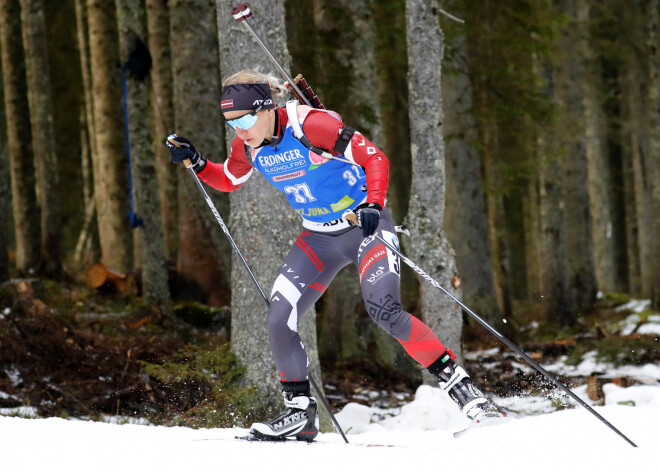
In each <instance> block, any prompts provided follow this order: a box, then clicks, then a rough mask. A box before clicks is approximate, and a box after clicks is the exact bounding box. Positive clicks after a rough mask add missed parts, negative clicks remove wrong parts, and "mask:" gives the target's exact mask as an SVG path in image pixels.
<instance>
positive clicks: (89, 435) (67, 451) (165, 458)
mask: <svg viewBox="0 0 660 471" xmlns="http://www.w3.org/2000/svg"><path fill="white" fill-rule="evenodd" d="M576 392H577V393H579V394H580V395H581V396H582V395H583V391H579V390H577V391H576ZM605 394H606V404H605V406H601V407H595V410H597V411H598V413H599V414H601V415H602V416H603V417H605V419H606V420H608V421H609V422H610V423H611V424H612V425H613V426H615V427H617V428H618V429H619V430H620V431H621V432H622V433H624V434H625V435H626V436H628V438H630V439H631V440H632V441H633V442H635V443H636V444H637V445H638V448H633V447H632V446H631V445H629V444H628V443H627V442H625V441H624V440H623V439H622V438H621V437H619V436H618V435H617V434H616V433H614V432H613V431H612V430H610V429H609V428H608V427H607V426H605V425H604V424H603V423H602V422H600V421H599V420H597V419H596V418H595V417H594V416H593V415H591V414H590V413H589V412H587V411H586V410H584V409H582V408H577V409H568V410H563V411H559V412H552V413H545V414H541V415H524V416H522V415H521V416H518V417H517V418H514V419H513V420H511V421H510V422H508V423H506V424H504V425H500V426H495V427H487V428H486V427H485V428H482V429H477V430H474V431H473V432H470V433H469V434H467V435H465V436H463V437H461V438H459V439H454V438H453V436H452V432H453V431H455V430H458V429H461V428H463V426H464V425H465V424H466V420H465V419H464V418H463V417H462V416H461V414H459V413H458V412H457V411H456V410H455V407H454V406H453V403H451V402H449V401H450V400H449V399H448V398H447V397H446V396H445V395H444V394H443V393H441V392H440V390H439V389H437V388H430V387H428V386H421V387H420V388H419V389H418V391H417V393H416V396H415V399H414V400H413V401H412V402H410V403H408V404H406V405H405V406H403V407H402V408H401V409H400V411H398V415H396V416H394V417H388V418H386V419H384V420H381V421H379V422H375V423H374V422H373V419H374V417H376V416H378V412H379V411H374V410H372V409H370V408H368V407H366V406H360V405H358V404H348V405H347V406H346V407H345V408H344V410H343V411H341V412H340V413H339V414H338V418H339V420H340V423H342V426H343V428H344V430H348V435H347V436H348V439H349V441H350V444H348V445H347V444H345V443H344V442H343V440H342V439H341V437H340V436H339V435H338V434H334V433H327V434H321V435H319V437H318V441H317V442H316V443H313V444H310V445H308V444H306V443H297V442H291V443H256V442H251V443H248V442H244V441H239V440H236V439H234V437H235V436H236V435H242V434H245V433H246V430H243V429H213V430H193V429H189V428H183V427H171V428H167V427H154V426H149V425H136V424H128V425H118V424H111V423H101V422H87V421H79V420H63V419H54V418H53V419H26V418H16V417H2V416H0V470H3V471H5V470H6V471H14V470H21V471H23V470H39V471H56V470H67V471H72V470H112V471H116V470H123V471H126V470H159V471H161V470H162V471H167V470H176V471H180V470H196V469H214V470H234V469H241V470H253V469H290V468H293V469H302V468H304V469H311V470H319V471H320V470H337V471H340V470H342V471H345V470H354V469H355V470H365V469H411V470H412V469H415V468H414V467H415V466H423V467H424V468H423V469H441V470H460V469H488V470H489V471H495V470H523V469H524V470H527V469H534V470H550V469H555V470H556V469H564V470H574V469H582V470H587V469H592V470H599V471H605V470H620V469H635V470H637V471H641V470H656V469H658V453H657V449H658V444H660V386H658V385H653V386H651V385H640V386H633V387H630V388H625V389H624V388H619V387H617V386H615V385H613V384H609V385H606V386H605ZM508 400H509V401H511V399H508ZM622 404H626V405H622ZM633 404H634V405H633ZM380 412H382V411H380ZM362 444H378V445H394V446H391V447H385V446H378V447H376V446H370V447H367V446H363V445H362ZM383 467H384V468H383Z"/></svg>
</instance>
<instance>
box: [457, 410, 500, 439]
mask: <svg viewBox="0 0 660 471" xmlns="http://www.w3.org/2000/svg"><path fill="white" fill-rule="evenodd" d="M509 420H511V418H510V417H507V416H506V415H504V416H497V417H488V416H487V417H482V418H480V419H475V420H473V421H472V422H470V424H469V425H468V426H467V427H465V428H464V429H463V430H459V431H458V432H454V438H459V437H462V436H463V435H465V434H466V433H468V432H471V431H472V430H475V429H477V428H482V427H489V426H491V425H501V424H503V423H506V422H508V421H509Z"/></svg>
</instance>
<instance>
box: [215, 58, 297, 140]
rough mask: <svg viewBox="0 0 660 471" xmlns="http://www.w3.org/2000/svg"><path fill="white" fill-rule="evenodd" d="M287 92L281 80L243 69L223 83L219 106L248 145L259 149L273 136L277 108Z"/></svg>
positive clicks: (229, 122)
mask: <svg viewBox="0 0 660 471" xmlns="http://www.w3.org/2000/svg"><path fill="white" fill-rule="evenodd" d="M287 94H288V91H287V89H286V87H284V86H283V85H282V84H281V83H280V82H279V80H278V79H277V78H276V77H274V76H272V75H268V74H262V73H261V72H259V71H257V70H243V71H241V72H238V73H235V74H233V75H231V76H229V77H227V78H226V79H225V80H224V81H223V83H222V99H221V102H220V107H221V111H222V114H223V116H224V118H225V121H226V122H227V124H229V126H231V127H232V128H233V129H234V130H235V131H236V134H237V135H238V137H240V138H241V139H243V140H244V141H245V143H246V144H248V145H250V146H252V147H256V146H257V145H259V144H261V142H262V141H263V140H264V139H268V140H270V138H271V136H272V135H273V131H274V126H275V124H274V123H275V120H274V108H275V106H276V102H277V101H281V100H282V99H284V98H285V97H286V95H287Z"/></svg>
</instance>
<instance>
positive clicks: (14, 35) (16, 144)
mask: <svg viewBox="0 0 660 471" xmlns="http://www.w3.org/2000/svg"><path fill="white" fill-rule="evenodd" d="M0 42H1V47H2V74H3V88H4V105H5V112H6V123H7V149H8V154H9V167H10V176H11V195H12V213H13V217H14V236H15V244H16V270H17V271H18V274H19V275H27V274H28V273H29V272H30V271H31V270H36V269H37V268H38V264H39V245H40V243H39V212H38V207H37V199H36V195H35V175H34V162H33V154H32V135H31V130H30V111H29V105H28V96H27V82H26V77H25V56H24V49H23V42H22V35H21V10H20V4H19V2H18V0H6V1H3V2H1V3H0Z"/></svg>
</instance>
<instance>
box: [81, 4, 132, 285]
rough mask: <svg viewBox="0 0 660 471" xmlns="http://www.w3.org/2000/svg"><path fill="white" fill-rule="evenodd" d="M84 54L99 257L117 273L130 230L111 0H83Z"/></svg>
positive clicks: (128, 259) (127, 255) (128, 260)
mask: <svg viewBox="0 0 660 471" xmlns="http://www.w3.org/2000/svg"><path fill="white" fill-rule="evenodd" d="M87 15H88V16H87V18H88V26H89V53H90V70H91V79H92V95H93V97H94V101H93V105H94V121H93V122H94V134H93V137H94V139H95V140H96V143H95V148H96V155H93V158H94V162H93V167H94V195H95V200H96V216H97V221H98V229H99V238H100V242H101V258H102V262H103V264H104V265H106V266H107V267H111V268H113V269H115V270H118V271H121V272H128V271H130V269H131V267H132V248H131V247H132V232H131V228H130V225H129V221H128V218H127V217H126V213H127V212H128V210H129V204H128V198H129V195H128V168H127V164H126V150H125V146H124V143H125V141H124V140H125V136H124V129H123V126H122V109H121V83H120V82H121V70H120V69H119V68H118V67H117V64H118V63H119V52H118V44H117V40H118V37H117V28H116V12H115V2H114V1H113V0H87Z"/></svg>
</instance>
